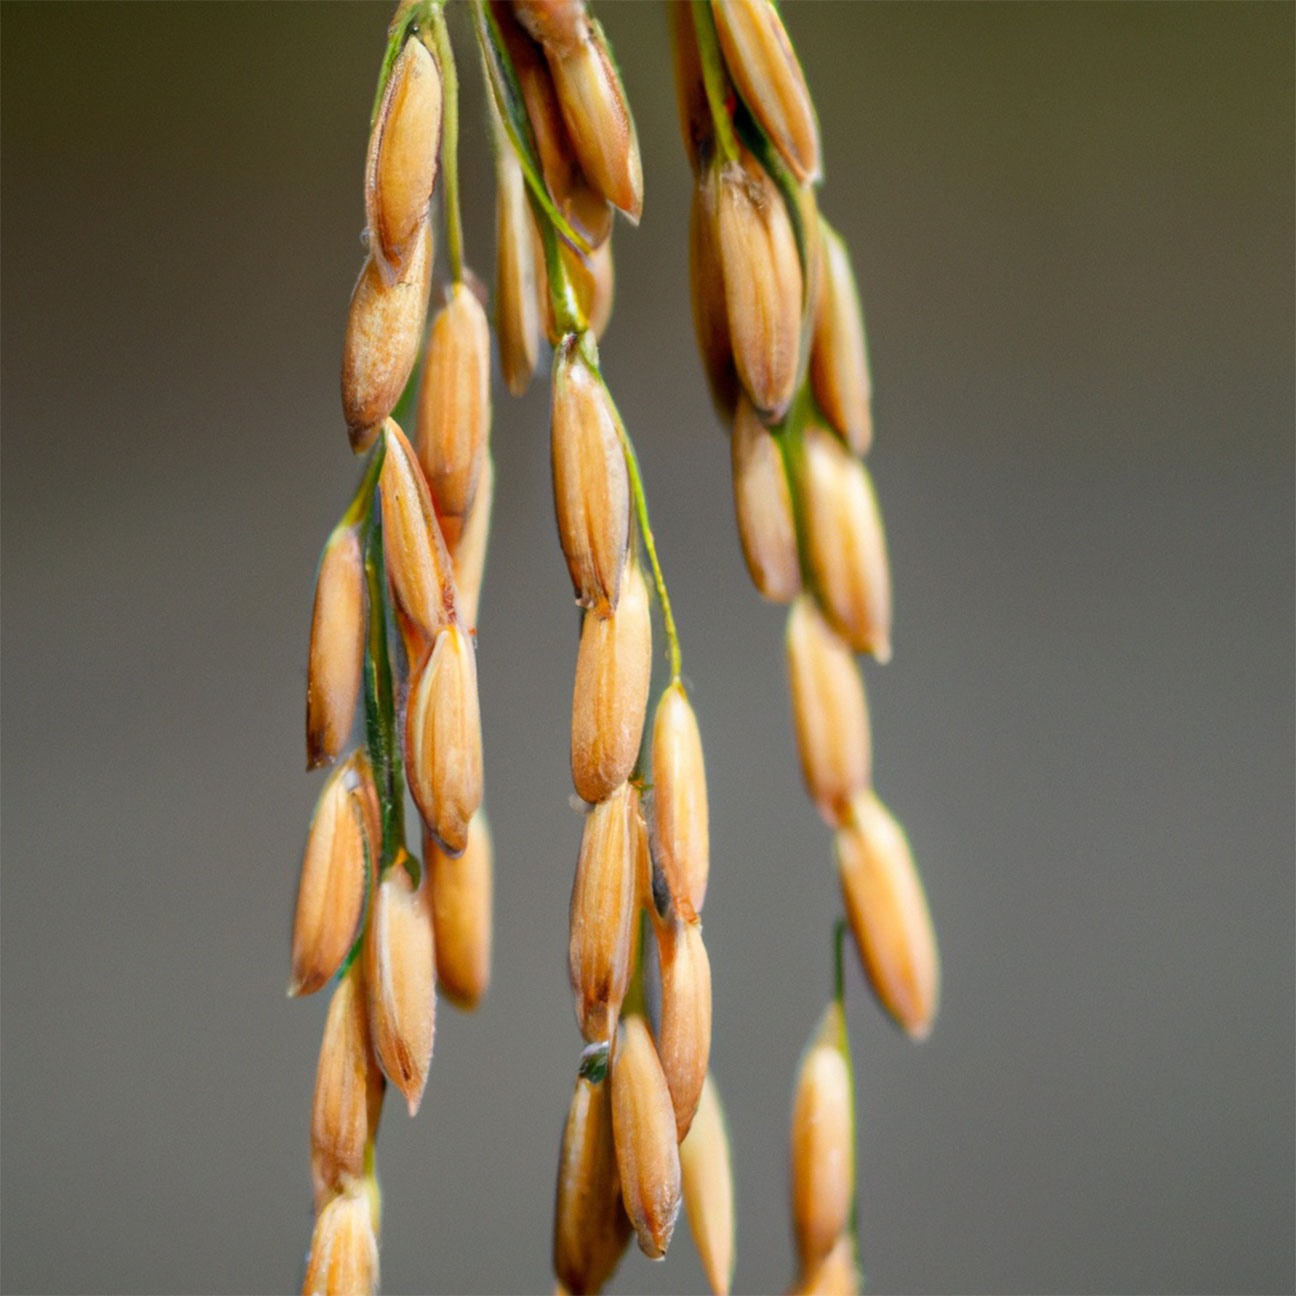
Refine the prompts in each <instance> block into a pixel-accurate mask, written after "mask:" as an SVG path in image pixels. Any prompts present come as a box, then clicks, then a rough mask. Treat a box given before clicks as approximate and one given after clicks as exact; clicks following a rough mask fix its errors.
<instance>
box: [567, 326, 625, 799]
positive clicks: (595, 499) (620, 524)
mask: <svg viewBox="0 0 1296 1296" xmlns="http://www.w3.org/2000/svg"><path fill="white" fill-rule="evenodd" d="M552 464H553V489H554V508H555V511H556V513H557V517H558V538H559V540H560V541H561V543H562V549H563V554H564V556H565V557H566V559H567V570H568V571H569V572H570V573H571V578H572V586H573V587H574V589H575V591H576V599H577V602H579V603H580V604H581V606H582V607H588V608H597V609H599V610H601V611H603V612H607V611H608V610H610V609H611V608H615V607H616V605H617V600H618V599H619V598H620V594H621V577H622V572H623V571H624V569H625V560H626V546H627V544H628V541H629V535H630V479H629V475H628V472H627V470H626V461H625V452H624V451H623V450H622V448H621V441H620V439H619V437H618V436H617V427H616V411H615V410H614V409H613V408H612V401H611V398H610V397H609V396H608V393H607V389H606V388H605V387H604V386H603V383H602V382H601V381H600V379H599V377H598V375H597V374H595V373H594V372H593V371H592V370H591V369H590V366H589V364H588V363H587V362H586V360H585V359H584V357H583V356H581V354H580V352H579V351H578V350H577V348H576V346H575V343H574V340H572V341H569V342H568V343H565V344H564V345H563V346H562V348H561V349H560V350H559V352H558V353H557V355H556V356H555V357H554V379H553V438H552ZM617 781H618V782H620V781H621V780H620V779H618V780H617Z"/></svg>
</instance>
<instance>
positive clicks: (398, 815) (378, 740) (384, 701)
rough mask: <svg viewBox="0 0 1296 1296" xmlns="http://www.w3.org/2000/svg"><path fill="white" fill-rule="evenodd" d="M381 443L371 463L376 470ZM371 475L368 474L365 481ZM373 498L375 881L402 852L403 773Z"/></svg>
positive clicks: (369, 660) (369, 701)
mask: <svg viewBox="0 0 1296 1296" xmlns="http://www.w3.org/2000/svg"><path fill="white" fill-rule="evenodd" d="M386 448H387V447H386V440H385V439H384V441H383V443H382V444H381V446H380V447H379V451H378V453H377V454H375V456H374V459H375V462H377V463H378V464H379V465H381V462H382V458H383V455H384V454H385V453H386ZM371 475H372V476H373V478H374V480H375V481H376V480H377V477H376V474H374V473H373V471H372V469H371V473H370V474H366V478H368V477H369V476H371ZM374 498H375V492H374V491H373V490H372V489H371V490H370V492H369V496H368V500H369V503H368V527H367V530H368V535H367V537H366V542H365V559H364V564H365V585H366V589H367V593H368V599H369V618H368V621H369V626H368V634H367V636H366V639H365V662H364V683H365V693H364V705H365V743H366V746H367V748H368V752H369V763H370V765H371V766H372V767H373V772H374V781H375V782H376V783H377V785H378V801H379V804H380V806H381V810H382V850H381V851H380V852H379V858H378V868H377V870H376V873H377V876H376V878H375V881H381V879H382V875H383V874H384V873H385V872H386V871H387V869H388V868H389V867H390V866H391V863H392V861H393V860H394V859H395V858H396V857H397V854H398V853H399V852H401V851H403V850H404V847H405V772H404V768H403V766H402V763H401V754H400V745H399V743H398V742H397V739H396V703H395V694H394V690H393V687H392V669H391V656H390V654H389V652H388V649H387V581H386V573H385V569H384V565H383V533H382V510H381V509H376V508H374V507H373V501H374Z"/></svg>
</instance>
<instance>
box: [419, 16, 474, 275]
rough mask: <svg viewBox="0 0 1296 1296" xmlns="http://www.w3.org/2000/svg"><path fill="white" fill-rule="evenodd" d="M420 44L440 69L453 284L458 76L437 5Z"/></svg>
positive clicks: (458, 238)
mask: <svg viewBox="0 0 1296 1296" xmlns="http://www.w3.org/2000/svg"><path fill="white" fill-rule="evenodd" d="M429 26H430V29H431V31H430V34H429V31H428V29H427V28H425V29H424V30H423V32H421V33H420V37H421V39H422V40H423V43H424V44H425V45H426V46H427V47H428V50H429V52H430V53H431V54H432V56H433V57H434V58H435V59H436V61H437V64H438V65H439V66H440V68H441V90H442V94H441V102H442V107H441V175H442V177H443V179H444V183H445V222H446V250H447V254H448V255H449V257H450V273H451V275H452V276H453V278H454V281H455V283H462V282H463V218H462V216H461V214H460V209H459V74H458V72H457V71H456V70H455V59H454V49H453V47H452V46H451V44H450V32H449V31H448V29H447V28H446V20H445V12H444V10H443V9H442V8H441V6H439V5H438V6H437V7H436V8H435V9H434V10H433V11H432V15H431V21H430V23H429Z"/></svg>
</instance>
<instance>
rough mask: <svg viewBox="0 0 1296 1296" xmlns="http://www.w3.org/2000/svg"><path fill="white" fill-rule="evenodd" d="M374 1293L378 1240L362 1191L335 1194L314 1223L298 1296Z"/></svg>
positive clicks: (376, 1285)
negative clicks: (299, 1295)
mask: <svg viewBox="0 0 1296 1296" xmlns="http://www.w3.org/2000/svg"><path fill="white" fill-rule="evenodd" d="M377 1290H378V1239H377V1238H376V1237H375V1236H374V1229H373V1225H372V1223H371V1222H370V1218H369V1198H368V1194H367V1193H366V1192H365V1190H364V1188H363V1187H358V1188H354V1189H352V1190H350V1191H348V1192H344V1193H339V1194H338V1195H337V1196H336V1197H334V1198H333V1199H332V1200H331V1201H330V1202H329V1203H328V1204H327V1205H326V1206H325V1207H324V1209H323V1210H322V1211H320V1213H319V1215H318V1216H316V1219H315V1229H314V1231H313V1232H312V1234H311V1247H310V1258H309V1259H308V1260H307V1262H306V1278H305V1280H304V1281H303V1283H302V1296H365V1293H371V1292H376V1291H377Z"/></svg>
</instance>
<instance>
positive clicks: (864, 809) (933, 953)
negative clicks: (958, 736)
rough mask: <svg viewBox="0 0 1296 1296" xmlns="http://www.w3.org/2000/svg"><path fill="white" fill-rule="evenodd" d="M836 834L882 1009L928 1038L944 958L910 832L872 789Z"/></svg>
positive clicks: (863, 954)
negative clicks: (915, 861) (910, 845)
mask: <svg viewBox="0 0 1296 1296" xmlns="http://www.w3.org/2000/svg"><path fill="white" fill-rule="evenodd" d="M850 812H851V818H850V819H849V820H848V821H847V822H846V823H845V824H844V825H843V826H842V827H841V828H840V829H838V832H837V871H838V874H839V876H840V879H841V885H842V897H843V898H844V900H845V901H846V913H847V916H848V917H849V918H850V924H851V931H852V932H853V933H854V935H855V944H856V946H857V947H858V949H859V952H860V958H861V959H862V960H863V962H864V967H865V970H866V971H867V972H868V976H869V980H870V981H871V982H872V984H873V989H874V991H875V992H876V993H877V997H878V998H879V999H880V1000H881V1001H882V1006H883V1007H884V1008H885V1009H886V1010H887V1011H888V1012H889V1013H890V1014H891V1016H892V1017H893V1018H895V1020H896V1022H897V1023H898V1024H899V1025H900V1027H901V1028H902V1029H903V1030H904V1031H905V1033H906V1034H907V1035H908V1036H909V1037H910V1038H911V1039H915V1040H921V1039H925V1038H926V1036H927V1034H928V1032H929V1031H930V1030H931V1027H932V1022H933V1020H934V1019H935V1017H936V1008H937V1005H938V1003H939V1000H940V955H939V953H938V952H937V948H936V934H935V932H934V931H933V930H932V921H931V913H930V911H929V909H928V907H927V896H926V894H925V893H924V891H923V885H922V878H921V877H919V875H918V870H917V868H916V867H915V865H914V860H913V854H912V853H911V851H910V849H909V842H908V840H907V839H906V837H905V834H904V829H903V828H901V827H900V825H899V823H897V822H896V820H895V818H894V817H893V816H892V815H891V813H890V811H888V810H887V808H886V807H885V806H884V805H883V804H882V802H881V801H879V800H878V798H877V797H876V796H875V795H874V794H873V793H872V792H870V791H865V792H861V793H860V794H859V795H858V796H856V797H855V798H854V799H853V800H852V801H851V805H850Z"/></svg>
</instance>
